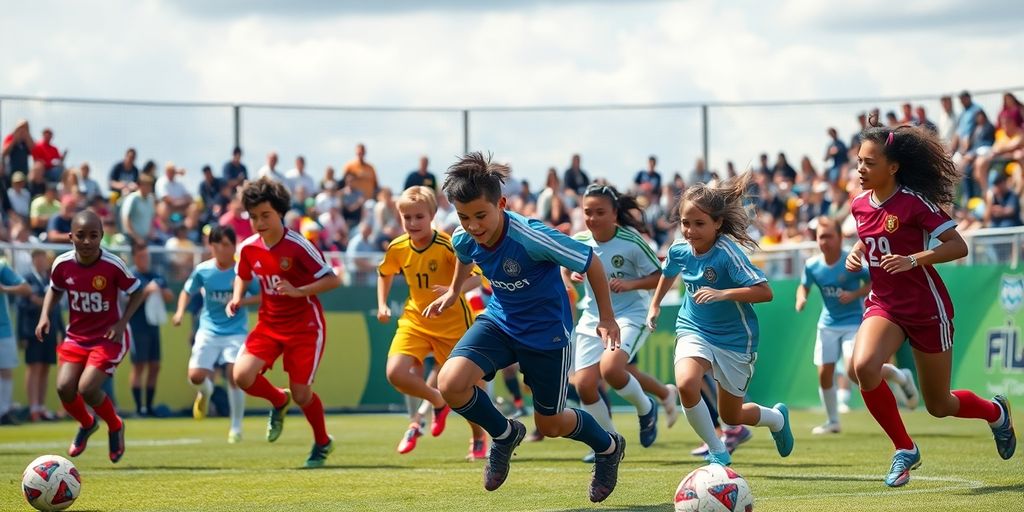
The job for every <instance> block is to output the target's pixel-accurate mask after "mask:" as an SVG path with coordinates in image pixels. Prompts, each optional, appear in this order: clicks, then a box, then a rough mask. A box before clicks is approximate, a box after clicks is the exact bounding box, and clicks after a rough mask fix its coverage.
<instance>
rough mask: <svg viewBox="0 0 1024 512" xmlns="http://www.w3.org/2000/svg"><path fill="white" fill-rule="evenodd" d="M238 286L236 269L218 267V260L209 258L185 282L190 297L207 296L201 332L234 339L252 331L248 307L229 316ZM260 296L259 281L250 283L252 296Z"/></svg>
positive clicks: (200, 320) (205, 297)
mask: <svg viewBox="0 0 1024 512" xmlns="http://www.w3.org/2000/svg"><path fill="white" fill-rule="evenodd" d="M234 286H235V267H234V266H233V265H232V266H231V267H229V268H228V269H227V270H221V269H219V268H217V260H214V259H209V260H206V261H204V262H202V263H200V264H199V265H197V266H196V268H195V270H193V271H192V275H190V276H188V280H187V281H185V288H184V290H185V291H186V292H188V293H190V294H196V293H200V291H202V294H203V312H202V313H201V314H200V315H199V331H201V332H203V333H206V334H208V335H211V336H232V335H238V334H247V333H248V332H249V322H248V318H247V317H248V315H247V314H246V311H245V309H246V308H239V310H238V314H236V315H235V316H233V317H228V315H227V313H225V312H224V307H225V306H227V304H228V302H230V301H231V294H232V293H233V291H234ZM259 293H260V285H259V281H258V280H256V279H253V280H252V281H251V282H250V283H249V291H248V294H249V295H258V294H259Z"/></svg>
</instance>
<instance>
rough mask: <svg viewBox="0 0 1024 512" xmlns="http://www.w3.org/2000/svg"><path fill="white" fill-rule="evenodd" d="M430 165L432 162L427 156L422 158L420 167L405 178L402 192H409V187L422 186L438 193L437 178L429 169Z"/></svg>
mask: <svg viewBox="0 0 1024 512" xmlns="http://www.w3.org/2000/svg"><path fill="white" fill-rule="evenodd" d="M429 165H430V160H429V159H428V158H427V156H426V155H423V156H421V157H420V165H419V167H417V168H416V169H415V170H413V171H412V172H410V173H409V175H408V176H406V177H405V186H403V187H402V190H408V189H409V187H417V186H422V187H427V188H429V189H430V190H433V191H434V192H437V186H438V183H437V178H436V177H434V174H433V173H432V172H430V170H429V169H428V167H429Z"/></svg>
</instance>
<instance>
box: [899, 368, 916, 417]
mask: <svg viewBox="0 0 1024 512" xmlns="http://www.w3.org/2000/svg"><path fill="white" fill-rule="evenodd" d="M900 373H902V374H903V377H905V380H906V384H901V385H900V386H899V387H900V389H901V390H902V391H903V395H904V396H905V397H906V402H905V404H906V406H907V409H910V410H911V411H913V410H914V409H917V404H918V403H919V402H920V399H919V397H918V394H917V385H915V384H914V374H913V373H912V372H911V371H910V370H909V369H907V368H900Z"/></svg>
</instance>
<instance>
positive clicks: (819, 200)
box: [797, 180, 830, 225]
mask: <svg viewBox="0 0 1024 512" xmlns="http://www.w3.org/2000/svg"><path fill="white" fill-rule="evenodd" d="M829 189H830V187H829V184H828V182H826V181H821V180H819V181H816V182H814V183H813V184H812V183H808V184H807V188H806V189H805V190H804V193H803V194H802V196H803V197H802V200H801V201H800V207H799V209H798V210H797V222H798V223H800V224H803V225H806V224H807V223H808V222H810V221H811V220H812V219H816V218H818V217H819V216H821V215H825V214H827V213H828V210H829V207H830V204H829V201H828V200H827V199H826V198H825V194H826V193H827V192H828V191H829Z"/></svg>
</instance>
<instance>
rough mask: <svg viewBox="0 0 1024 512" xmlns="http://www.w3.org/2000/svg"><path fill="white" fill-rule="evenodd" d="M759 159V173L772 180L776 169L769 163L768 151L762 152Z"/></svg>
mask: <svg viewBox="0 0 1024 512" xmlns="http://www.w3.org/2000/svg"><path fill="white" fill-rule="evenodd" d="M757 160H758V162H759V164H758V166H757V173H758V174H761V175H764V176H765V177H767V178H768V180H769V181H770V180H771V179H772V177H773V174H774V173H775V170H774V169H773V168H772V167H770V166H769V165H768V153H761V155H760V156H758V157H757Z"/></svg>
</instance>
